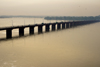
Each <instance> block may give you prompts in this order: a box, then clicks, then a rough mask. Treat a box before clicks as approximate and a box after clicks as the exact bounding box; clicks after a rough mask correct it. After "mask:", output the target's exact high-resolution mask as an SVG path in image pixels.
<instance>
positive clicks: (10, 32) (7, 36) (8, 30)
mask: <svg viewBox="0 0 100 67" xmlns="http://www.w3.org/2000/svg"><path fill="white" fill-rule="evenodd" d="M6 38H7V39H10V38H12V29H7V30H6Z"/></svg>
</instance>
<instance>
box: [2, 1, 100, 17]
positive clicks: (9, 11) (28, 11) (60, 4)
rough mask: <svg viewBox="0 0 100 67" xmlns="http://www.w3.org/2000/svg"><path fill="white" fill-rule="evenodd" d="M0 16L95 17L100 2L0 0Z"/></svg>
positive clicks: (99, 8)
mask: <svg viewBox="0 0 100 67" xmlns="http://www.w3.org/2000/svg"><path fill="white" fill-rule="evenodd" d="M0 15H32V16H96V15H100V0H0Z"/></svg>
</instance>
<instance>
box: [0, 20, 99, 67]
mask: <svg viewBox="0 0 100 67" xmlns="http://www.w3.org/2000/svg"><path fill="white" fill-rule="evenodd" d="M35 19H36V18H35ZM12 20H13V25H21V24H22V25H24V20H25V25H28V24H34V18H31V19H29V18H12V19H11V18H8V19H7V18H6V19H0V27H4V26H10V25H12V22H11V21H12ZM42 21H43V18H37V19H36V20H35V23H42ZM54 21H56V20H54ZM54 21H46V20H44V23H49V22H54ZM2 25H3V26H2ZM36 31H37V29H35V32H36ZM25 32H26V34H28V29H25ZM15 35H18V29H16V30H13V36H15ZM2 37H5V31H0V38H2ZM99 57H100V22H99V23H93V24H89V25H83V26H78V27H75V28H69V29H64V30H58V31H51V32H48V33H43V34H35V35H31V36H26V37H21V38H14V39H10V40H4V41H0V67H100V58H99Z"/></svg>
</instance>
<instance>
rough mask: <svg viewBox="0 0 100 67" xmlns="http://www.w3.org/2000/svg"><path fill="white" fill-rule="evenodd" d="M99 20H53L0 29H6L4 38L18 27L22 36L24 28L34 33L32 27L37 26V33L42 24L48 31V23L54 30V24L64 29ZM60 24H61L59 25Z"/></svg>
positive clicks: (9, 35) (40, 29)
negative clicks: (51, 21)
mask: <svg viewBox="0 0 100 67" xmlns="http://www.w3.org/2000/svg"><path fill="white" fill-rule="evenodd" d="M99 21H100V20H87V21H72V22H59V23H58V22H55V23H42V24H34V25H24V26H12V27H3V28H0V31H2V30H6V39H10V38H12V30H13V29H19V36H24V29H25V28H27V27H29V34H30V35H31V34H34V27H38V33H42V32H43V26H45V31H46V32H49V31H50V25H51V28H52V31H55V30H56V25H57V30H59V29H65V28H72V27H75V26H80V25H86V24H91V23H95V22H99ZM61 25H62V26H61Z"/></svg>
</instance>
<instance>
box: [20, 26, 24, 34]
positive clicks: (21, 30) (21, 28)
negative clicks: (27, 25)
mask: <svg viewBox="0 0 100 67" xmlns="http://www.w3.org/2000/svg"><path fill="white" fill-rule="evenodd" d="M19 36H24V27H20V28H19Z"/></svg>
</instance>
